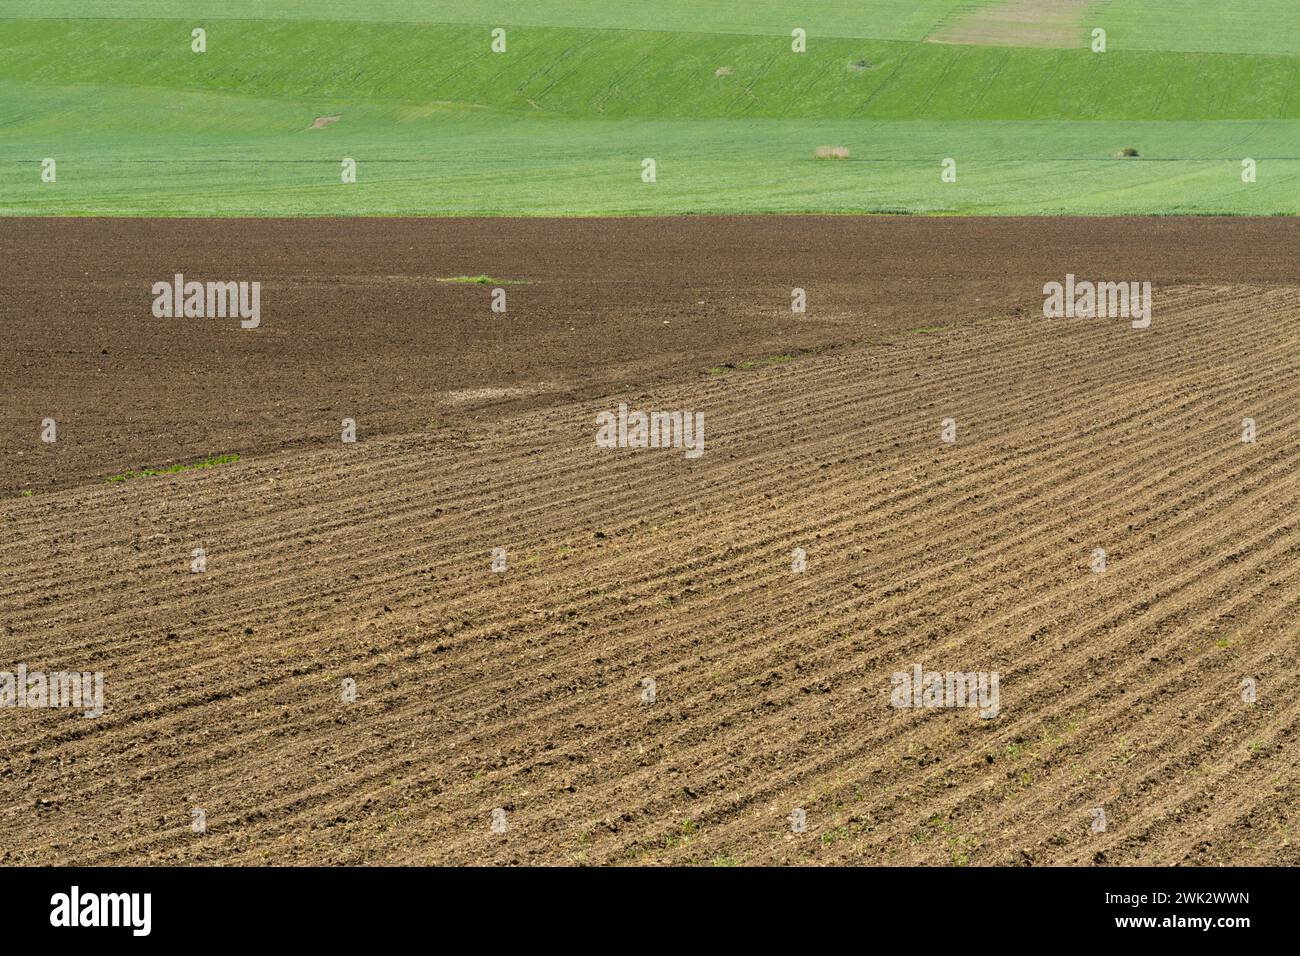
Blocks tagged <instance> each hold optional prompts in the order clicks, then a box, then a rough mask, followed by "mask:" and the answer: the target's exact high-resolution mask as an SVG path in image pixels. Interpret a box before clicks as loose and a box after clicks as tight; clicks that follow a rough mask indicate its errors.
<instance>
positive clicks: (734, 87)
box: [0, 0, 1300, 215]
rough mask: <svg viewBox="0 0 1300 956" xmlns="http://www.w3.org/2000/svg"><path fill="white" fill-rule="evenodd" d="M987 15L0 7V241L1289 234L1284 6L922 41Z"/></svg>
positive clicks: (621, 8) (928, 9)
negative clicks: (306, 225) (1064, 32)
mask: <svg viewBox="0 0 1300 956" xmlns="http://www.w3.org/2000/svg"><path fill="white" fill-rule="evenodd" d="M997 6H998V3H996V2H993V0H876V2H870V0H868V2H863V0H858V2H845V0H824V2H809V3H807V4H805V5H804V8H803V9H802V10H801V11H800V13H799V14H798V15H797V16H796V15H794V14H791V13H790V12H788V11H789V5H788V4H783V3H777V2H775V0H749V2H739V0H713V2H703V3H689V2H687V0H642V2H640V3H620V4H613V3H611V2H603V3H598V2H595V0H565V2H561V0H532V2H522V3H509V4H505V3H496V2H487V0H464V2H461V3H456V4H452V3H443V2H423V3H415V2H410V0H355V2H344V0H318V2H314V3H308V2H306V0H297V2H294V0H261V2H254V0H224V2H220V3H215V2H199V0H154V2H149V0H104V2H101V3H99V4H97V5H96V6H95V8H94V9H95V12H96V14H95V18H93V19H88V18H82V17H80V16H79V13H81V12H82V11H84V9H85V8H84V5H83V4H80V3H72V2H66V0H41V2H39V3H38V2H33V0H8V2H7V3H6V5H5V6H4V8H3V10H2V11H0V214H6V215H82V214H90V215H135V214H143V215H498V214H501V215H504V214H510V215H640V214H680V213H751V212H791V213H793V212H830V213H839V212H889V213H892V212H899V213H901V212H918V213H932V214H966V213H978V214H997V215H1001V214H1060V213H1081V214H1097V215H1114V214H1131V213H1155V214H1173V213H1212V214H1261V215H1268V214H1295V213H1297V212H1300V188H1297V187H1300V25H1298V24H1300V18H1296V17H1294V15H1293V12H1292V11H1291V9H1290V8H1291V7H1292V6H1293V3H1291V2H1286V3H1284V2H1275V0H1258V2H1255V3H1252V4H1250V5H1249V9H1248V10H1245V11H1237V10H1228V9H1226V8H1225V7H1223V5H1221V4H1218V3H1215V2H1211V0H1197V2H1192V0H1161V2H1154V0H1099V2H1097V3H1094V4H1092V5H1091V6H1090V7H1089V8H1088V9H1087V10H1086V11H1084V12H1082V13H1081V14H1080V16H1079V19H1078V28H1079V43H1078V46H1077V47H1075V48H1051V49H1048V48H1036V47H1028V46H1003V45H967V44H964V43H946V42H945V43H938V42H927V41H926V40H925V37H927V36H929V35H930V34H931V33H932V32H933V31H935V30H937V29H939V28H940V27H951V26H952V25H953V24H957V25H958V26H960V24H961V23H962V22H963V18H964V17H968V16H970V15H971V14H973V13H976V12H978V11H979V10H981V9H987V8H990V7H997ZM1293 21H1295V22H1293ZM1097 25H1100V26H1102V27H1103V28H1104V29H1106V30H1107V34H1108V49H1107V52H1105V53H1102V54H1098V53H1094V52H1092V51H1091V50H1090V49H1089V48H1088V46H1087V43H1088V34H1089V31H1090V29H1091V28H1092V27H1093V26H1097ZM795 26H800V27H803V28H804V29H806V30H807V31H808V48H807V52H805V53H795V52H793V51H792V50H791V38H790V30H791V29H793V28H794V27H795ZM194 27H202V28H203V29H205V30H206V32H207V51H206V52H204V53H194V52H192V51H191V47H190V44H191V30H192V29H193V28H194ZM494 27H503V28H504V29H505V30H506V42H507V47H506V51H505V52H503V53H494V52H493V51H492V49H491V41H492V37H491V31H492V29H493V28H494ZM1013 28H1014V25H1013ZM1008 42H1011V41H1008ZM333 116H337V117H338V119H337V120H336V121H333V122H330V123H328V124H327V125H325V126H324V127H323V128H313V121H314V120H315V119H316V118H317V117H333ZM823 145H835V146H845V147H848V148H849V150H850V158H849V159H847V160H840V161H826V160H818V159H816V158H815V157H814V154H815V151H816V149H817V147H818V146H823ZM1127 147H1131V148H1133V149H1136V150H1137V152H1138V154H1139V155H1138V158H1135V159H1134V158H1128V159H1120V158H1117V154H1118V153H1119V152H1120V151H1121V150H1123V149H1125V148H1127ZM46 158H52V159H54V160H55V162H56V164H57V167H56V172H57V176H56V179H55V181H54V182H44V181H42V160H44V159H46ZM344 158H351V159H354V160H355V161H356V164H357V181H356V182H355V183H343V182H342V178H341V175H340V173H341V162H342V160H343V159H344ZM646 158H653V159H654V160H655V163H656V167H657V168H656V173H657V177H656V182H654V183H646V182H643V181H642V161H643V160H644V159H646ZM946 158H952V159H953V160H955V161H956V164H957V181H956V182H955V183H950V182H942V181H941V179H940V171H941V163H942V162H943V160H944V159H946ZM1246 158H1250V159H1253V160H1255V161H1256V162H1257V167H1258V179H1257V181H1256V182H1254V183H1244V182H1243V181H1242V175H1241V174H1242V160H1243V159H1246Z"/></svg>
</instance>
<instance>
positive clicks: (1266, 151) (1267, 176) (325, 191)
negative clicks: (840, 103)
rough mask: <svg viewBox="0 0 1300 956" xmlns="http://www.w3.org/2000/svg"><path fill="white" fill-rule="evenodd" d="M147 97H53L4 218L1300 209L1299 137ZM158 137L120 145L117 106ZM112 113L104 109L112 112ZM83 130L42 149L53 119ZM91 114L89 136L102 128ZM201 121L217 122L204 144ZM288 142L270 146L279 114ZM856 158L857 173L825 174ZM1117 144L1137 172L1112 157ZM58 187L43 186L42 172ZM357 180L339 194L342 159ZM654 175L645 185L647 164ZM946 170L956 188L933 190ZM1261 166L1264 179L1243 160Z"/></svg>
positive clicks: (1159, 126)
mask: <svg viewBox="0 0 1300 956" xmlns="http://www.w3.org/2000/svg"><path fill="white" fill-rule="evenodd" d="M153 96H154V100H153V101H152V102H150V100H149V99H148V98H147V97H142V96H141V91H139V90H131V89H125V90H118V91H113V90H109V91H107V92H106V91H105V90H103V89H95V90H83V91H81V92H80V93H79V94H77V95H75V96H73V95H71V94H66V93H64V94H62V96H61V98H60V99H59V101H58V105H57V106H53V107H52V108H51V109H49V110H48V111H46V112H45V115H44V117H43V119H42V120H41V122H40V123H37V124H36V127H35V128H34V129H33V130H32V131H30V132H29V133H26V134H24V135H23V137H21V138H19V139H17V140H16V141H14V142H13V143H11V144H9V146H8V147H7V149H6V153H11V154H12V156H11V157H10V158H9V159H7V160H6V161H5V162H3V163H0V214H6V215H82V214H95V215H235V216H239V215H274V216H280V215H284V216H291V215H294V216H296V215H307V216H310V215H532V216H542V215H552V216H560V215H645V214H662V215H669V214H689V213H778V212H781V213H796V212H825V213H842V212H864V213H866V212H915V213H932V214H945V213H984V214H1044V213H1057V212H1061V213H1064V212H1076V213H1081V214H1099V215H1106V214H1111V215H1113V214H1137V213H1172V212H1200V213H1251V214H1261V215H1265V214H1274V213H1287V214H1295V213H1297V212H1300V121H1270V122H1253V123H1246V122H1218V123H1204V122H1196V123H1168V122H1164V123H1150V122H1095V123H1088V122H972V121H951V122H934V121H902V122H895V121H886V122H860V121H846V120H831V121H826V120H793V119H755V120H716V119H715V120H683V119H670V120H665V119H649V120H646V119H589V120H566V119H556V118H553V117H547V116H541V115H532V114H509V115H506V116H502V115H499V114H492V113H482V112H475V111H466V110H463V109H456V108H450V107H447V108H440V109H418V108H395V107H392V106H380V105H371V106H364V105H354V106H352V107H351V108H350V110H349V111H347V112H345V113H343V116H344V117H345V118H347V119H350V121H351V122H350V123H348V124H346V125H345V124H344V122H342V121H340V122H339V123H337V124H335V125H332V126H330V127H328V128H326V129H324V130H313V131H310V132H307V131H305V130H303V129H301V128H300V127H299V126H298V124H297V117H298V116H300V115H301V111H302V110H303V108H304V107H303V105H302V104H296V103H292V102H287V101H271V102H267V103H263V102H261V101H258V100H254V99H250V98H248V97H235V96H226V95H219V94H199V93H189V94H174V93H163V92H157V93H154V94H153ZM115 97H116V98H117V100H118V105H120V107H121V108H122V109H126V108H128V107H129V108H131V109H134V110H135V111H136V115H137V116H138V117H140V118H141V119H142V120H147V119H149V118H152V119H154V120H155V121H156V125H155V127H154V130H153V133H152V135H151V136H150V138H149V139H148V140H147V141H141V142H137V143H136V144H134V145H130V144H126V143H124V142H123V141H122V140H121V139H120V134H119V130H118V129H117V128H116V127H115V124H114V123H113V122H112V121H111V118H110V116H109V114H111V113H112V112H113V106H114V103H113V100H114V98H115ZM106 108H107V109H106ZM78 117H80V118H83V119H84V120H85V122H84V123H82V124H81V126H80V129H79V131H78V132H77V133H76V134H66V133H65V134H64V135H63V138H62V144H63V145H62V148H61V149H59V150H55V151H53V155H51V153H50V152H49V151H47V150H46V147H47V146H48V139H47V138H46V137H44V136H43V135H42V132H41V130H40V125H41V123H49V124H53V125H54V126H62V125H64V123H65V122H66V121H67V120H70V119H74V118H78ZM96 117H97V118H98V119H96ZM194 117H207V118H208V120H209V121H210V122H212V123H214V124H217V123H219V124H224V125H225V127H226V129H225V130H224V131H223V132H221V133H218V132H217V131H215V130H211V129H208V130H205V132H204V134H203V135H196V133H195V130H194V123H193V118H194ZM268 117H269V118H271V119H273V120H278V121H282V122H283V123H285V124H286V125H287V124H288V123H289V122H290V121H293V122H294V123H295V131H294V132H292V133H288V134H285V133H281V132H277V131H268V130H267V129H266V128H264V127H263V126H262V125H261V124H262V123H263V122H264V121H265V120H266V119H267V118H268ZM828 144H834V145H843V146H846V147H848V148H849V150H850V159H849V160H847V161H824V160H817V159H815V158H814V153H815V150H816V148H817V147H818V146H819V145H828ZM1126 146H1133V147H1134V148H1136V149H1138V151H1139V152H1140V154H1141V156H1142V158H1141V159H1139V160H1121V159H1116V158H1114V157H1115V154H1116V153H1117V152H1119V151H1120V150H1122V149H1123V148H1124V147H1126ZM46 156H51V158H55V159H56V162H57V170H58V174H57V181H56V182H54V183H43V182H41V180H40V168H41V167H40V160H41V159H43V158H45V157H46ZM344 157H349V158H353V159H355V160H356V161H357V164H358V182H357V183H355V184H343V183H342V182H341V175H340V173H341V165H340V163H341V160H342V159H343V158H344ZM647 157H648V158H653V159H655V161H656V163H657V181H656V182H655V183H653V184H649V183H645V182H642V179H641V168H642V167H641V163H642V160H643V159H645V158H647ZM947 157H952V158H954V159H955V160H956V161H957V164H958V181H957V183H956V184H945V183H942V182H941V181H940V170H941V167H940V164H941V161H942V160H943V159H944V158H947ZM1245 157H1250V158H1253V159H1255V160H1257V162H1258V172H1259V178H1258V182H1256V183H1254V184H1244V183H1242V182H1241V178H1240V173H1241V167H1240V162H1241V159H1242V158H1245Z"/></svg>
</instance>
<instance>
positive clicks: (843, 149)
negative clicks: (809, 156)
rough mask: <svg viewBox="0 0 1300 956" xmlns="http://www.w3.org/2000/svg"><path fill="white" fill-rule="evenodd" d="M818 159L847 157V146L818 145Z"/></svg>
mask: <svg viewBox="0 0 1300 956" xmlns="http://www.w3.org/2000/svg"><path fill="white" fill-rule="evenodd" d="M817 158H818V159H848V158H849V148H848V147H847V146H818V147H817Z"/></svg>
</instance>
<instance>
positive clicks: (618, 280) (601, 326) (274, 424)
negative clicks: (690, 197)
mask: <svg viewBox="0 0 1300 956" xmlns="http://www.w3.org/2000/svg"><path fill="white" fill-rule="evenodd" d="M1298 233H1300V230H1297V228H1296V226H1295V225H1294V224H1293V223H1291V222H1285V221H1281V220H1278V221H1226V220H1225V221H1223V222H1197V223H1188V222H1183V221H1179V220H1169V221H1124V220H1113V221H1102V222H1089V223H1086V224H1081V223H1079V222H1078V221H1071V220H1040V221H1034V222H1025V221H1014V220H1013V221H997V222H984V221H963V222H948V221H943V220H910V219H908V220H901V219H900V220H857V219H843V220H839V219H830V220H818V219H794V220H779V219H774V220H752V221H738V220H687V221H682V222H675V221H671V220H657V221H656V220H650V221H639V222H638V221H608V222H578V223H553V222H550V223H548V222H540V221H534V222H526V223H511V222H499V221H483V222H454V221H450V222H438V223H428V222H418V221H411V222H403V223H396V224H394V223H383V222H355V223H347V224H345V223H321V222H312V223H306V224H303V223H289V222H284V223H262V224H259V223H244V222H225V223H212V224H206V225H204V226H203V228H196V225H195V224H194V223H176V222H150V223H147V224H144V223H132V222H121V221H112V222H105V221H97V222H86V223H76V222H59V221H41V222H30V221H18V222H11V223H8V224H6V226H5V227H4V232H3V239H2V240H0V246H2V247H3V248H2V249H0V251H3V253H4V256H5V259H6V262H7V269H8V271H7V274H6V278H5V279H4V280H3V289H4V293H5V295H4V301H3V303H2V304H0V309H2V310H3V318H4V330H3V335H4V339H5V340H4V346H5V354H4V357H3V362H4V363H5V368H4V372H5V382H4V384H3V390H4V396H5V416H6V417H5V422H4V434H3V447H2V448H0V451H2V452H3V461H4V462H5V469H4V473H3V475H0V484H2V485H3V488H4V492H5V495H6V497H5V499H4V500H3V502H0V528H2V529H3V534H0V670H9V671H12V670H13V669H14V668H15V667H16V666H17V665H18V664H20V663H21V664H25V665H26V666H27V668H28V669H29V670H33V671H36V670H42V671H56V670H64V669H66V670H71V669H76V670H80V671H101V672H103V674H104V688H105V691H104V694H105V709H104V713H103V715H102V716H100V717H98V718H96V719H86V718H85V717H83V716H82V715H81V714H80V713H77V712H72V711H68V710H52V709H4V710H0V728H2V729H3V734H2V735H0V862H3V863H5V864H7V865H14V864H35V863H42V864H53V863H78V864H102V863H112V864H142V863H206V864H215V863H229V864H233V863H244V864H262V863H270V864H288V863H323V862H336V863H378V864H399V863H410V864H414V863H436V864H511V863H518V864H573V863H587V864H605V863H673V864H685V863H692V864H700V865H710V864H713V865H723V864H732V863H736V864H763V863H792V864H844V863H897V864H931V865H964V864H971V865H1044V864H1071V865H1096V864H1110V865H1124V864H1136V863H1157V864H1193V865H1196V864H1200V865H1212V864H1222V863H1236V864H1255V863H1274V864H1296V863H1300V851H1298V850H1297V848H1296V838H1297V836H1298V834H1297V822H1298V820H1297V810H1296V808H1297V800H1298V798H1300V759H1298V758H1300V698H1297V696H1296V695H1295V693H1294V688H1295V687H1296V686H1297V682H1300V660H1298V659H1297V655H1296V652H1295V648H1296V643H1297V637H1298V636H1300V630H1298V629H1297V624H1296V619H1297V612H1298V611H1300V508H1298V507H1297V505H1298V503H1300V408H1298V407H1297V403H1296V396H1297V394H1300V326H1298V325H1297V308H1296V295H1297V290H1300V267H1298V266H1297V259H1296V256H1295V255H1294V250H1295V248H1296V240H1297V238H1300V234H1298ZM106 239H113V241H112V242H106ZM40 249H57V250H60V251H59V254H57V255H50V256H41V255H39V254H38V252H37V251H33V250H40ZM93 250H99V252H97V253H95V252H93ZM105 252H112V253H113V257H112V259H111V260H106V259H105V258H104V254H105ZM94 255H98V257H99V258H97V259H95V258H93V256H94ZM173 272H184V273H186V274H187V277H190V276H192V277H193V278H197V279H209V278H211V279H260V280H262V281H263V282H264V291H263V320H262V327H261V328H259V329H257V330H252V331H243V330H240V329H239V328H238V324H237V323H235V322H228V321H227V320H207V319H203V320H198V319H192V320H158V319H154V318H153V317H152V316H150V315H149V312H148V308H149V296H148V294H147V293H148V286H149V283H151V282H153V281H156V280H160V279H163V280H165V279H169V278H170V276H171V274H172V273H173ZM1067 272H1072V273H1076V274H1078V275H1079V276H1080V277H1081V278H1082V277H1087V278H1093V279H1105V280H1115V281H1120V280H1129V279H1133V280H1143V281H1151V282H1152V283H1153V285H1154V286H1155V289H1156V292H1155V307H1154V312H1153V321H1152V323H1151V327H1150V328H1149V329H1145V330H1135V329H1133V328H1131V327H1130V324H1129V322H1128V321H1125V320H1121V319H1045V318H1043V317H1042V294H1041V288H1042V284H1043V283H1044V282H1046V281H1050V280H1053V279H1055V280H1057V281H1060V280H1062V279H1063V278H1064V276H1065V274H1066V273H1067ZM480 273H486V274H489V275H490V276H492V277H493V278H494V279H496V280H502V281H509V282H511V283H514V284H507V285H504V286H503V287H504V288H506V289H507V291H508V294H509V297H510V303H511V304H510V309H509V311H508V312H507V313H506V315H504V316H494V315H493V313H492V312H491V311H490V309H489V308H488V305H487V298H488V294H489V291H490V288H491V286H480V285H475V284H455V283H439V282H437V281H436V280H437V279H438V278H446V277H455V276H461V275H477V274H480ZM330 276H336V277H337V279H330V278H329V277H330ZM794 286H799V287H804V288H806V289H807V290H808V293H809V309H808V312H807V313H805V314H794V313H791V312H790V306H789V302H790V289H791V288H792V287H794ZM286 303H292V307H290V306H288V305H286ZM494 323H495V324H494ZM665 323H668V324H666V325H665ZM665 330H667V331H665ZM104 350H107V355H105V352H104ZM755 360H757V361H755ZM744 365H752V366H753V367H741V366H744ZM711 370H712V371H711ZM619 403H626V404H627V405H629V406H631V407H632V408H634V409H643V410H647V411H649V410H670V411H671V410H684V411H689V412H700V413H703V415H704V421H705V426H706V427H705V445H704V451H703V454H701V455H700V456H699V457H697V458H691V457H688V456H687V455H686V454H685V453H684V452H683V450H681V449H675V448H665V449H625V448H613V449H611V448H602V447H598V446H597V444H596V441H595V435H596V429H597V425H596V416H597V415H598V414H600V413H601V412H606V411H608V412H614V411H616V410H617V407H618V405H619ZM349 415H350V416H352V417H355V418H356V419H357V421H358V433H359V439H358V441H357V442H356V443H355V444H343V443H341V442H340V441H339V438H338V431H339V429H338V424H339V420H340V419H341V418H342V417H344V416H349ZM46 416H49V417H53V418H55V419H57V420H58V421H59V429H60V430H59V439H58V441H57V442H56V443H54V444H53V445H44V444H42V443H41V442H40V440H39V431H40V422H41V419H42V418H44V417H46ZM1247 418H1249V419H1251V420H1252V421H1253V422H1254V423H1255V427H1256V435H1255V440H1254V441H1253V442H1245V441H1243V440H1242V433H1243V420H1244V419H1247ZM947 419H951V420H952V422H953V424H954V426H955V429H956V433H955V438H956V440H955V441H953V442H945V441H943V440H941V431H942V429H943V425H942V424H941V423H943V422H944V421H945V420H947ZM218 452H231V453H238V454H240V455H242V456H243V457H242V458H241V460H239V461H238V462H236V463H233V464H223V465H219V466H217V467H214V468H211V469H208V470H203V471H197V472H188V473H180V474H174V475H164V476H158V477H149V478H134V479H131V480H127V481H124V482H119V483H106V482H105V481H104V480H103V479H104V478H105V477H108V476H110V475H113V474H117V473H122V472H125V471H127V470H129V469H132V468H137V467H140V466H152V465H161V464H166V463H169V462H185V461H193V460H194V459H195V458H197V457H202V456H204V455H207V454H210V453H218ZM20 453H21V454H20ZM32 488H34V489H35V490H36V493H35V494H33V495H32V496H31V497H17V495H18V494H19V492H20V491H22V490H26V489H32ZM195 548H203V549H205V551H206V554H207V569H206V571H204V572H203V573H192V571H191V560H192V558H191V556H192V552H193V549H195ZM494 549H504V551H505V561H506V565H505V570H504V571H493V569H492V563H493V555H494ZM796 549H802V551H803V552H804V553H805V554H806V569H805V570H802V571H799V572H796V571H795V570H793V566H792V556H793V554H794V552H795V551H796ZM1098 549H1103V550H1104V551H1105V553H1106V563H1105V567H1104V570H1101V571H1099V570H1097V566H1096V552H1097V550H1098ZM497 554H498V555H499V554H500V552H497ZM916 665H920V666H921V667H923V668H924V669H925V670H927V671H930V670H933V671H939V672H947V671H959V672H993V673H996V674H997V675H999V678H1000V695H1001V696H1000V706H999V708H998V713H997V714H996V716H994V717H991V718H982V717H981V716H980V714H979V713H978V712H977V711H975V710H972V709H969V708H917V709H912V708H896V707H894V706H891V675H894V674H895V673H898V672H911V670H912V668H913V667H914V666H916ZM347 680H351V681H355V688H356V697H355V700H354V701H351V702H348V701H346V700H345V699H344V694H343V693H342V692H341V687H342V686H343V682H344V681H347ZM651 681H652V682H653V685H650V684H649V683H648V682H651ZM1243 682H1250V683H1251V686H1252V687H1253V688H1254V689H1255V695H1254V698H1253V700H1251V701H1248V700H1247V699H1245V697H1246V695H1244V694H1243ZM651 687H652V689H653V694H650V693H648V689H650V688H651ZM647 698H652V699H647ZM196 809H201V810H203V811H204V813H205V814H206V832H195V829H194V828H193V826H192V823H193V811H194V810H196ZM496 810H501V811H504V816H502V815H501V814H496V816H495V821H496V823H497V826H496V827H495V828H494V826H493V824H494V814H493V811H496ZM796 810H802V811H804V812H805V814H806V821H807V826H806V832H799V833H796V832H792V831H793V830H794V829H796V828H795V827H792V824H791V816H792V814H795V812H796ZM1099 811H1100V812H1101V813H1102V814H1104V821H1105V825H1104V828H1101V827H1099V826H1098V822H1097V821H1098V820H1099V819H1100V817H1099V816H1098V812H1099ZM501 820H504V821H505V827H504V832H499V831H501V830H502V827H501V826H500V825H499V824H500V821H501Z"/></svg>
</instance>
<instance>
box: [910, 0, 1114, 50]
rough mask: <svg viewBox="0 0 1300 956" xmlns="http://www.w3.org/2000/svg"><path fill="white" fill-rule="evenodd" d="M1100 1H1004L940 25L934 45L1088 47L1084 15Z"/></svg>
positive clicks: (935, 35)
mask: <svg viewBox="0 0 1300 956" xmlns="http://www.w3.org/2000/svg"><path fill="white" fill-rule="evenodd" d="M1096 5H1097V3H1096V0H1004V2H1002V3H994V4H991V5H988V6H983V7H980V8H979V9H976V10H973V11H971V12H970V13H967V14H965V15H961V16H958V17H956V18H954V19H952V20H949V21H947V22H945V23H943V24H942V25H940V26H939V27H938V28H937V29H936V30H935V31H934V32H933V33H931V34H930V36H928V37H926V39H927V40H929V41H930V42H931V43H971V44H976V45H982V46H1037V47H1059V48H1062V49H1068V48H1071V47H1080V46H1083V45H1084V35H1085V33H1086V32H1087V31H1086V30H1085V29H1084V27H1085V24H1084V20H1083V18H1084V15H1085V14H1086V13H1087V12H1088V9H1089V8H1090V7H1095V6H1096Z"/></svg>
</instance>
